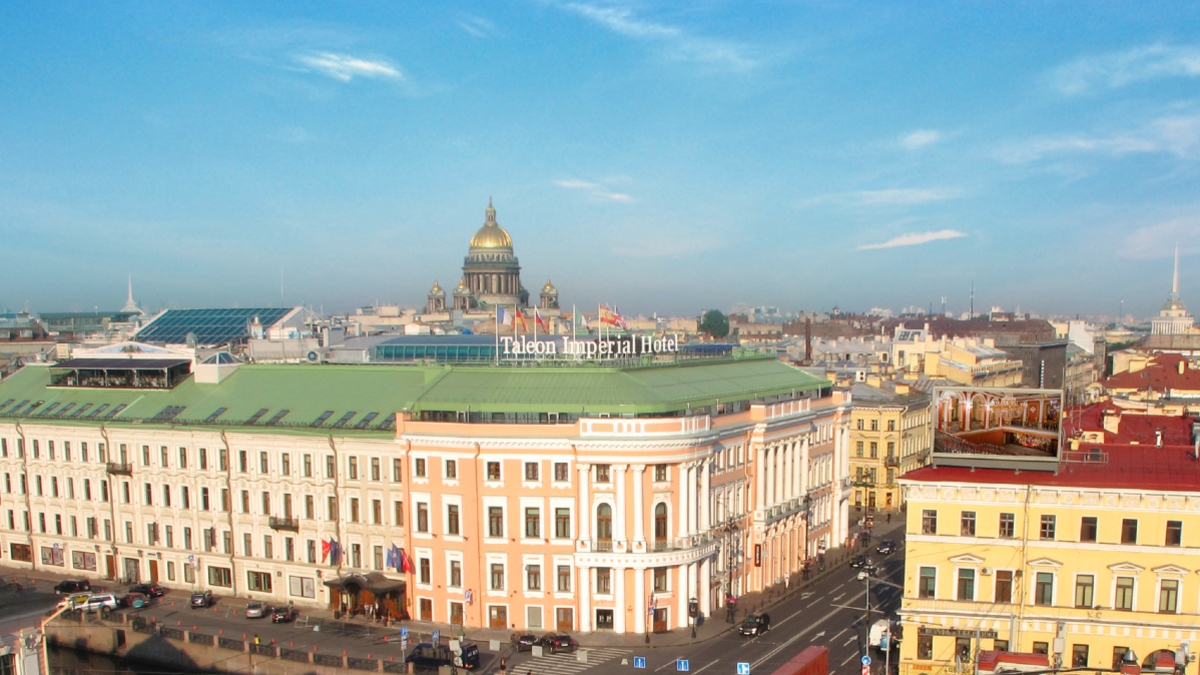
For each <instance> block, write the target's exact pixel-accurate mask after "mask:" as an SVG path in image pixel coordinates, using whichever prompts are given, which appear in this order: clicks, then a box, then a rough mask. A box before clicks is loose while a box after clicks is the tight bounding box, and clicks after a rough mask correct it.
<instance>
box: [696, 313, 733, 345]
mask: <svg viewBox="0 0 1200 675" xmlns="http://www.w3.org/2000/svg"><path fill="white" fill-rule="evenodd" d="M700 332H701V333H708V334H709V335H711V336H712V337H714V338H716V339H718V340H719V339H721V338H723V337H725V336H726V335H729V317H727V316H725V315H724V314H722V313H721V310H719V309H710V310H708V311H707V312H705V313H704V316H702V317H700Z"/></svg>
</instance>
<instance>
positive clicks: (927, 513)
mask: <svg viewBox="0 0 1200 675" xmlns="http://www.w3.org/2000/svg"><path fill="white" fill-rule="evenodd" d="M921 534H937V511H935V510H934V509H925V510H923V511H921Z"/></svg>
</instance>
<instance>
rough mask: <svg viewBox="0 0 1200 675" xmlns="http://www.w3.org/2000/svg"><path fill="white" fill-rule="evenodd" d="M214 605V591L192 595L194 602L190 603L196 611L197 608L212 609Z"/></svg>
mask: <svg viewBox="0 0 1200 675" xmlns="http://www.w3.org/2000/svg"><path fill="white" fill-rule="evenodd" d="M212 603H213V595H212V591H202V592H199V593H192V601H191V603H190V604H191V606H192V609H196V608H197V607H212Z"/></svg>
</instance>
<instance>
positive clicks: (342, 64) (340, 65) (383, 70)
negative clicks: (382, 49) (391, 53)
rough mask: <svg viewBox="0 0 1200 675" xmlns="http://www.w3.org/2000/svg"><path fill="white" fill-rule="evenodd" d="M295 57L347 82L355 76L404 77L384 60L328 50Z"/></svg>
mask: <svg viewBox="0 0 1200 675" xmlns="http://www.w3.org/2000/svg"><path fill="white" fill-rule="evenodd" d="M295 59H296V61H298V62H300V63H302V64H304V65H305V66H306V67H308V68H309V69H310V70H313V71H316V72H318V73H321V74H323V75H328V76H329V77H332V78H334V79H336V80H341V81H342V82H349V81H350V80H352V79H354V78H355V77H366V78H372V79H385V80H403V79H404V73H402V72H401V71H400V69H399V68H397V67H396V66H393V65H392V64H390V63H387V62H386V61H368V60H366V59H360V58H356V57H353V56H347V55H345V54H332V53H329V52H316V53H313V54H300V55H297V56H296V57H295Z"/></svg>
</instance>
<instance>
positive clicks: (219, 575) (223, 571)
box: [208, 567, 233, 588]
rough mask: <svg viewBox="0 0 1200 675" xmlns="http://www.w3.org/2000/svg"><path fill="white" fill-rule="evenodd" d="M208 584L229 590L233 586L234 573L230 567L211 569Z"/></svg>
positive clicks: (209, 569)
mask: <svg viewBox="0 0 1200 675" xmlns="http://www.w3.org/2000/svg"><path fill="white" fill-rule="evenodd" d="M208 583H209V585H212V586H220V587H222V588H229V587H231V586H233V572H232V571H231V570H230V569H229V568H228V567H209V568H208Z"/></svg>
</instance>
